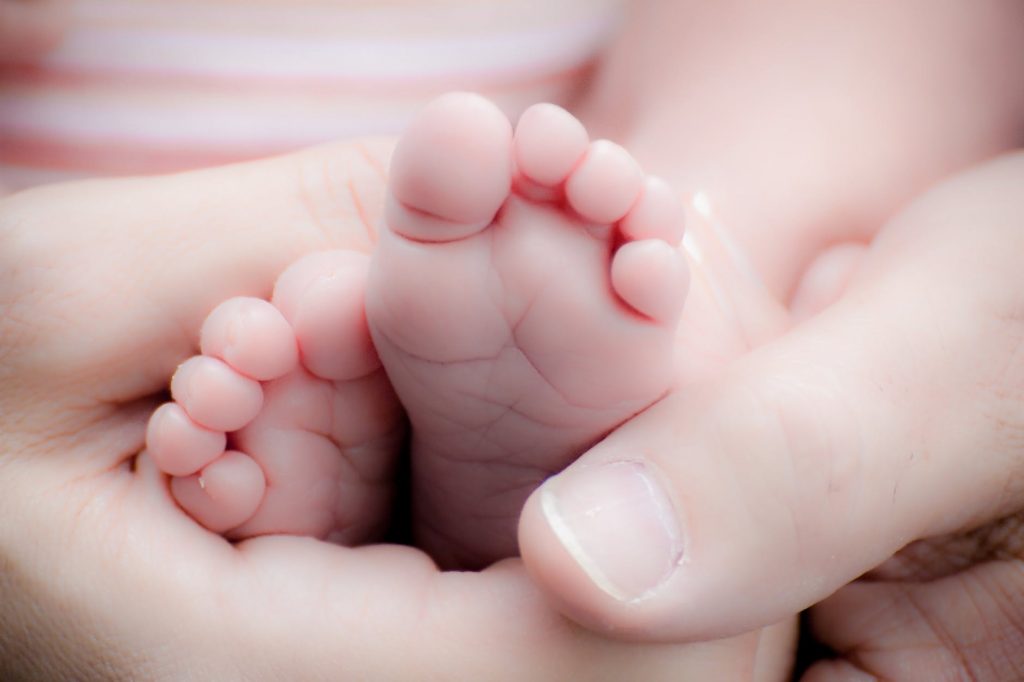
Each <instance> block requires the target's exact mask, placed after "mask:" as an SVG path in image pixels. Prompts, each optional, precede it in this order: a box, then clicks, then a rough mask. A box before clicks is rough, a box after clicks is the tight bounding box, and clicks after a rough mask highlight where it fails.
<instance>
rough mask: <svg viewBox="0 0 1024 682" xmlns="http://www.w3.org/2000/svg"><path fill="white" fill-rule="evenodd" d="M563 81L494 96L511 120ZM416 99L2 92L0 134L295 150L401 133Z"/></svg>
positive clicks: (553, 94) (554, 95) (557, 92)
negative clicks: (127, 97)
mask: <svg viewBox="0 0 1024 682" xmlns="http://www.w3.org/2000/svg"><path fill="white" fill-rule="evenodd" d="M564 86H565V84H564V83H552V84H549V85H544V86H541V87H538V88H532V89H530V90H529V91H524V92H519V93H510V94H508V95H507V96H501V95H499V96H497V97H496V100H495V101H496V103H497V104H498V105H499V106H501V107H502V109H503V110H504V111H505V112H506V113H507V114H508V115H509V116H510V118H512V119H513V120H514V119H515V118H516V117H518V115H519V114H520V113H521V112H522V110H523V109H524V108H525V107H526V106H528V105H529V104H532V103H534V102H537V101H552V100H558V99H559V98H560V96H562V95H563V94H564V93H563V92H562V90H563V88H564ZM424 103H425V102H421V101H419V100H407V101H400V102H399V103H398V104H393V105H391V106H382V105H381V104H380V102H375V101H372V100H371V101H370V102H369V103H367V104H362V103H360V102H359V100H358V99H354V100H353V99H348V100H346V99H344V98H339V99H338V100H335V101H334V102H330V101H328V102H327V103H324V102H323V101H320V102H315V103H314V102H310V101H309V100H304V99H302V98H301V97H289V98H282V97H263V98H250V99H241V98H227V99H223V100H222V99H219V98H217V97H215V96H214V97H194V98H176V97H171V98H169V99H168V98H164V97H159V96H157V97H153V98H136V99H131V100H125V99H120V98H115V99H112V100H107V99H105V98H102V97H100V98H96V97H78V96H75V95H74V94H71V95H67V96H65V95H62V94H60V93H56V94H52V95H42V94H39V95H35V96H33V97H25V96H24V95H23V93H18V92H14V93H4V92H3V91H0V130H2V131H3V132H4V133H5V134H8V135H29V136H43V137H58V138H72V139H79V140H97V139H99V140H117V141H119V142H125V141H127V142H131V141H138V142H139V143H140V144H144V145H157V146H159V145H161V144H189V145H192V144H196V145H209V146H210V148H211V150H213V151H216V150H217V149H218V148H222V147H225V146H226V147H229V148H230V147H235V146H238V145H243V146H252V145H253V144H257V145H268V146H272V147H275V148H278V147H300V146H305V145H309V144H315V143H318V142H323V141H326V140H333V139H339V138H345V137H355V136H360V135H390V134H396V133H398V132H400V131H401V130H402V129H403V128H404V127H405V125H406V124H407V122H408V121H409V120H410V119H411V117H412V116H413V115H414V114H415V112H416V111H417V109H418V108H419V107H420V106H421V105H422V104H424Z"/></svg>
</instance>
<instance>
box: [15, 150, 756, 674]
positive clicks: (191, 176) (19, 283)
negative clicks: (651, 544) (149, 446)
mask: <svg viewBox="0 0 1024 682" xmlns="http://www.w3.org/2000/svg"><path fill="white" fill-rule="evenodd" d="M389 150H390V145H389V144H388V143H384V142H368V143H365V144H360V143H348V144H343V145H335V146H329V147H325V148H320V149H315V150H311V151H308V152H304V153H301V154H297V155H293V156H289V157H283V158H280V159H274V160H269V161H263V162H257V163H252V164H246V165H240V166H235V167H228V168H222V169H214V170H209V171H200V172H195V173H188V174H181V175H177V176H170V177H166V178H153V179H131V180H116V181H91V182H84V183H78V184H73V185H65V186H58V187H52V188H42V189H37V190H32V191H29V192H24V193H21V194H18V195H14V196H11V197H9V198H7V199H5V200H3V202H2V203H0V604H2V605H3V606H2V608H0V678H2V679H5V680H19V679H47V680H56V679H76V680H109V679H129V678H130V679H133V680H143V679H207V680H230V679H244V680H259V679H289V680H325V679H369V680H401V679H464V680H481V679H487V680H502V679H507V680H567V679H586V680H623V679H639V677H638V676H640V677H643V676H647V677H649V678H650V679H669V678H671V679H677V678H678V676H679V675H680V674H683V675H685V674H687V672H688V671H689V672H690V673H691V674H693V675H694V676H695V677H696V678H698V679H712V678H717V679H722V678H723V677H722V676H723V675H724V678H725V679H731V678H735V677H736V676H737V675H739V674H741V673H739V672H736V671H733V670H730V669H729V668H728V667H725V668H723V667H722V665H723V658H722V657H721V656H720V655H718V656H716V655H717V654H720V652H722V651H723V647H729V648H726V649H724V651H726V652H727V653H728V654H729V656H730V658H729V659H728V660H727V661H726V662H727V664H728V665H733V666H739V669H740V670H742V669H743V667H744V666H748V665H751V664H752V663H751V662H752V660H753V659H754V657H755V656H756V655H757V651H758V639H757V637H756V636H754V637H747V638H742V639H740V640H738V641H737V640H734V641H731V642H724V643H714V644H708V645H701V646H697V647H688V648H680V647H666V646H632V645H628V644H623V643H616V642H610V641H606V640H604V639H602V638H601V637H600V636H598V635H594V634H592V633H589V632H587V631H585V630H582V629H580V628H578V627H576V626H575V625H573V624H572V623H570V622H569V621H567V620H565V619H564V618H562V617H561V616H560V615H559V614H557V613H556V612H555V611H553V610H552V609H550V608H549V607H548V606H547V604H546V601H545V600H544V598H543V597H542V595H541V594H540V593H539V592H538V591H537V590H535V589H534V587H533V586H532V585H531V583H530V582H529V580H528V579H527V578H526V576H525V573H524V572H523V570H522V567H521V564H520V563H519V562H518V561H509V562H504V563H502V564H499V565H497V566H495V567H493V568H492V569H489V570H487V571H484V572H482V573H479V574H473V573H466V574H442V573H440V572H439V571H438V570H437V569H436V568H435V567H434V565H433V564H432V563H431V562H430V561H429V559H427V558H426V556H425V555H423V554H422V553H420V552H418V551H416V550H413V549H411V548H405V547H393V546H392V547H389V546H376V547H365V548H360V549H350V548H343V547H339V546H335V545H330V544H327V543H323V542H319V541H315V540H312V539H308V538H294V537H264V538H257V539H253V540H249V541H247V542H244V543H240V544H239V545H231V544H229V543H228V542H227V541H225V540H224V539H223V538H221V537H219V536H217V535H214V534H211V533H208V532H206V531H205V530H203V529H202V528H200V527H199V526H198V525H197V524H196V523H194V522H193V521H191V520H190V519H189V518H187V517H186V516H185V515H184V513H183V512H181V511H180V510H179V509H178V508H177V507H175V505H174V503H173V501H172V500H171V498H170V496H169V494H168V485H167V481H166V480H165V478H164V477H163V476H161V475H160V474H159V473H158V472H157V471H156V470H155V468H154V467H153V466H152V464H151V463H150V462H149V461H148V460H147V458H146V456H145V454H144V452H143V447H144V436H145V426H146V420H147V418H148V416H149V413H150V412H151V410H152V409H153V408H154V407H155V406H156V405H157V404H158V403H159V402H160V400H161V396H162V393H163V391H164V390H165V388H166V385H167V381H168V377H169V376H170V374H171V372H172V371H173V370H174V368H175V366H176V365H177V364H178V363H179V362H181V361H182V360H183V359H184V358H186V357H188V356H189V355H190V354H191V353H193V352H195V347H196V344H197V339H198V331H199V326H200V324H201V322H202V319H203V316H204V315H205V314H206V313H207V312H208V311H209V310H210V309H212V307H213V306H214V305H215V304H217V303H218V302H220V301H222V300H223V299H225V298H227V297H230V296H236V295H253V296H266V295H268V294H269V292H270V288H271V286H272V283H273V281H274V278H275V277H276V276H277V274H278V273H279V272H280V271H281V270H282V269H283V268H284V267H285V266H286V265H287V264H288V263H289V262H291V261H292V260H294V259H295V258H297V257H298V256H300V255H302V254H304V253H306V252H308V251H310V250H314V249H326V248H351V249H357V250H366V249H368V248H369V247H370V245H371V243H372V241H373V225H374V223H375V222H376V219H377V216H376V210H377V208H378V207H379V206H380V205H381V204H382V201H381V199H382V193H383V179H384V177H383V176H384V171H383V168H384V166H385V164H386V158H387V155H388V153H389ZM734 646H741V647H745V648H744V649H743V651H746V652H747V653H748V654H749V655H748V656H747V657H746V658H744V657H743V656H738V655H737V654H736V650H735V649H732V648H731V647H734ZM705 666H712V667H710V668H708V667H705ZM709 670H711V671H712V672H708V671H709Z"/></svg>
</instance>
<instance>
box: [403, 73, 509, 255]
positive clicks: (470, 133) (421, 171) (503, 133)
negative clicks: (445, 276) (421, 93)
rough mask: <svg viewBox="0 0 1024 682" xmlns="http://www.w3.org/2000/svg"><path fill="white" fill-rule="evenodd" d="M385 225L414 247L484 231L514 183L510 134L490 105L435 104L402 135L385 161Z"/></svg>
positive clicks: (473, 99) (467, 101)
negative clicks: (417, 243) (387, 165)
mask: <svg viewBox="0 0 1024 682" xmlns="http://www.w3.org/2000/svg"><path fill="white" fill-rule="evenodd" d="M389 182H390V193H389V200H388V203H387V206H386V209H385V211H386V213H385V220H386V222H387V224H388V227H389V228H390V229H391V231H392V232H395V233H397V234H399V235H401V236H404V237H407V238H409V239H414V240H417V241H426V242H443V241H452V240H456V239H463V238H465V237H468V236H470V235H472V234H475V233H476V232H479V231H480V230H482V229H483V228H484V227H486V226H487V225H488V224H490V222H491V221H492V220H493V219H494V216H495V214H496V213H497V211H498V209H499V208H500V207H501V205H502V204H503V203H504V201H505V199H506V197H507V196H508V194H509V191H510V189H511V182H512V126H511V124H510V123H509V121H508V119H507V118H506V117H505V115H504V114H503V113H502V112H501V110H500V109H498V108H497V107H496V106H495V105H494V104H492V103H491V102H489V101H488V100H486V99H484V98H483V97H480V96H479V95H472V94H468V93H463V92H458V93H452V94H448V95H444V96H442V97H439V98H438V99H436V100H434V101H433V102H431V103H430V104H429V105H428V106H427V107H426V109H424V110H423V111H422V112H421V113H420V114H419V115H418V116H417V117H416V119H415V120H414V121H413V123H412V124H411V125H410V126H409V128H408V129H407V130H406V131H405V132H404V133H403V135H402V137H401V138H400V139H399V141H398V144H397V146H396V147H395V152H394V155H393V156H392V158H391V169H390V179H389Z"/></svg>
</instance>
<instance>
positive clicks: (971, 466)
mask: <svg viewBox="0 0 1024 682" xmlns="http://www.w3.org/2000/svg"><path fill="white" fill-rule="evenodd" d="M1021 187H1024V154H1016V155H1012V156H1008V157H1005V158H1002V159H1000V160H997V161H994V162H991V163H989V164H987V165H984V166H981V167H979V168H977V169H975V170H972V171H969V172H967V173H965V174H962V175H960V176H958V177H956V178H954V179H952V180H950V181H947V182H946V183H944V184H942V185H940V186H939V187H937V188H935V189H933V190H932V191H930V192H929V193H928V194H926V195H925V196H924V197H923V198H921V199H919V200H918V201H917V202H916V203H915V204H913V205H912V206H911V207H910V208H908V209H907V210H906V211H904V212H903V213H902V214H901V215H900V216H898V217H897V218H896V219H895V220H893V221H892V222H891V224H889V225H888V226H887V227H885V228H884V229H883V230H882V232H881V233H880V234H879V236H878V237H877V239H876V240H875V242H874V244H873V245H872V248H871V249H870V250H869V252H868V254H867V256H866V258H865V260H864V262H863V265H862V267H861V268H860V270H859V272H858V275H857V276H856V278H855V280H854V281H853V282H852V283H851V285H850V286H849V288H848V289H847V291H846V293H845V295H843V296H842V297H841V299H840V300H839V301H838V302H837V303H836V304H834V305H833V306H832V307H830V308H829V309H827V310H826V311H825V312H823V313H822V314H820V315H818V316H816V317H815V318H813V319H811V320H809V321H808V322H806V323H804V324H802V325H800V326H798V327H796V328H795V329H793V330H792V331H791V332H789V333H787V334H785V335H783V336H781V337H780V338H778V339H776V340H775V341H773V342H770V343H768V344H766V345H764V346H762V347H760V348H758V349H757V350H755V351H753V352H751V353H749V354H748V355H746V356H745V357H743V358H741V359H740V360H738V361H737V362H736V363H735V364H733V365H731V366H730V367H728V368H727V369H726V370H725V371H724V372H723V373H722V374H721V375H720V376H717V377H715V378H713V379H711V380H709V381H707V382H706V383H704V384H702V385H697V386H694V387H689V388H687V389H686V390H685V391H680V392H678V393H677V394H675V395H672V396H670V397H669V398H667V399H666V400H664V401H662V402H661V403H660V404H658V405H656V406H655V407H654V408H652V409H651V410H649V411H648V412H646V413H644V414H642V415H640V416H639V417H637V418H636V419H634V420H633V421H631V422H630V423H628V424H626V425H625V426H624V427H623V428H621V429H620V430H619V431H617V432H616V433H614V434H613V435H612V436H610V437H609V438H608V439H606V440H605V441H604V442H603V443H601V444H599V445H598V446H597V447H595V448H594V449H593V450H592V451H590V452H589V453H587V454H586V455H584V456H583V457H582V458H581V459H580V460H579V461H577V462H576V463H575V464H573V465H572V466H571V467H569V468H568V469H567V470H566V471H565V472H563V473H562V474H560V475H558V476H556V477H554V478H553V479H551V480H550V481H548V482H547V483H546V484H545V485H544V486H542V487H541V488H540V489H539V490H538V491H537V492H536V493H535V494H534V495H533V497H531V499H530V501H529V502H528V503H527V507H526V510H525V511H524V514H523V518H522V521H521V525H520V546H521V548H522V552H523V556H524V560H525V561H526V563H527V566H528V569H529V570H530V572H531V573H532V574H533V575H534V577H535V578H536V580H537V581H538V582H539V583H541V584H542V585H543V586H544V587H545V588H546V590H547V591H549V592H550V593H551V594H553V595H554V596H555V597H556V598H557V599H559V600H560V602H561V604H562V606H563V609H564V610H565V612H566V613H568V614H570V615H571V616H572V617H573V618H575V619H577V620H578V621H579V622H581V623H583V624H585V625H587V626H588V627H592V628H595V629H597V630H599V631H614V632H617V633H627V634H629V635H632V636H634V637H636V638H641V639H647V640H670V639H703V638H709V637H718V636H724V635H728V634H732V633H736V632H740V631H745V630H749V629H751V628H753V627H756V626H758V625H762V624H765V623H770V622H774V621H777V620H778V619H780V618H782V617H783V616H784V615H786V614H791V613H795V612H797V611H799V610H801V609H804V608H806V607H808V606H811V605H812V604H815V603H817V602H820V601H821V600H825V601H824V602H823V603H822V604H821V605H820V606H819V607H817V608H816V609H815V611H813V612H812V620H813V623H814V629H815V633H816V635H817V636H818V637H819V638H820V639H822V640H823V641H824V642H825V643H826V644H828V645H830V646H831V647H833V648H834V649H835V650H836V651H837V652H838V653H839V654H840V655H842V656H844V657H845V659H846V660H845V662H840V663H835V662H833V663H828V664H822V665H821V666H820V667H818V668H816V669H813V670H812V671H811V673H810V674H809V676H810V677H811V678H814V677H815V676H820V677H818V679H821V678H826V679H837V677H839V673H840V672H843V673H848V674H849V679H862V677H858V676H857V675H863V673H860V672H857V670H856V668H860V669H861V670H866V671H869V672H872V673H874V674H876V675H880V676H882V677H889V676H893V675H895V676H899V674H900V673H899V670H904V671H905V670H914V671H915V674H917V671H922V672H920V676H921V679H939V677H942V678H943V679H945V678H946V677H950V676H955V675H954V672H953V671H956V672H958V673H961V674H964V675H967V676H971V677H972V679H1000V680H1001V679H1010V678H1013V679H1017V678H1018V677H1021V676H1022V675H1024V660H1022V658H1024V657H1022V655H1021V653H1020V652H1021V651H1022V648H1021V642H1022V641H1024V640H1022V638H1024V596H1022V595H1024V571H1022V568H1024V535H1022V526H1024V522H1022V520H1024V312H1022V311H1024V271H1022V269H1021V262H1020V255H1021V253H1024V193H1022V192H1021ZM693 333H695V334H699V333H700V331H699V330H693ZM901 550H902V551H901ZM893 555H895V557H894V558H891V559H890V557H893ZM872 569H874V570H872ZM869 571H870V573H869ZM865 574H866V575H865ZM858 576H863V577H862V579H861V580H858V581H856V582H854V583H852V584H850V585H849V586H847V587H845V588H844V587H843V586H844V585H847V584H848V583H850V581H853V580H855V579H857V578H858ZM841 588H842V589H841ZM837 590H839V591H838V592H837ZM833 593H835V594H834V596H832V597H831V598H829V599H826V598H828V597H829V595H832V594H833ZM926 665H931V666H933V667H932V668H928V667H922V666H926ZM826 666H828V667H826ZM854 666H856V668H855V667H854ZM901 666H902V667H901ZM907 666H911V667H907ZM929 671H931V672H933V673H934V674H929Z"/></svg>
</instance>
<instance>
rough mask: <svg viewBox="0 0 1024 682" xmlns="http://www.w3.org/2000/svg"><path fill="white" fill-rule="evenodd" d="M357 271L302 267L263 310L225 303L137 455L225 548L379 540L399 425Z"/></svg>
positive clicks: (304, 263)
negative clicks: (273, 540) (295, 540)
mask: <svg viewBox="0 0 1024 682" xmlns="http://www.w3.org/2000/svg"><path fill="white" fill-rule="evenodd" d="M368 266H369V258H368V257H367V256H365V255H362V254H357V253H352V252H346V251H334V252H326V253H317V254H312V255H310V256H307V257H306V258H303V259H301V260H299V261H298V262H296V263H295V264H293V265H292V266H291V267H289V268H288V269H287V270H286V271H285V272H284V273H283V274H282V275H281V277H280V278H279V279H278V281H277V285H276V286H275V288H274V295H273V299H272V303H268V302H267V301H263V300H260V299H255V298H233V299H229V300H228V301H225V302H224V303H222V304H221V305H220V306H218V307H217V308H216V309H215V310H214V311H213V312H212V313H211V314H210V315H209V317H207V319H206V321H205V323H204V324H203V328H202V333H201V342H200V347H201V354H200V355H196V356H194V357H192V358H190V359H188V360H186V361H185V362H184V363H182V365H181V366H180V367H179V368H178V370H177V372H176V373H175V375H174V378H173V379H172V381H171V396H172V398H173V402H170V403H167V404H165V405H162V406H161V407H160V408H158V409H157V410H156V411H155V412H154V414H153V416H152V417H151V419H150V422H149V428H148V431H147V437H146V444H147V450H148V452H149V455H150V456H151V457H152V459H153V460H154V462H155V463H156V464H157V466H158V467H159V468H160V469H161V470H162V471H164V472H165V473H167V474H169V475H171V476H172V477H173V478H172V480H171V493H172V494H173V496H174V498H175V500H177V502H178V504H179V505H180V506H181V507H182V508H183V509H184V510H185V511H186V512H188V513H189V514H190V515H191V516H192V517H193V518H194V519H195V520H196V521H198V522H199V523H200V524H202V525H203V526H205V527H206V528H208V529H210V530H212V531H215V532H218V533H225V534H226V535H227V536H229V537H231V538H235V539H243V538H246V537H251V536H254V535H264V534H268V533H288V534H295V535H312V536H315V537H320V538H329V539H332V540H336V541H338V542H343V543H345V544H352V543H355V542H358V541H360V540H362V539H365V538H366V537H368V536H370V535H372V534H373V533H375V532H377V531H379V530H380V527H381V526H382V524H383V523H384V522H386V518H385V517H386V511H387V507H388V504H389V502H390V497H389V493H390V490H391V482H392V480H391V479H392V471H393V466H394V459H395V454H396V453H397V451H398V448H399V447H401V443H402V437H403V431H404V419H403V417H402V412H401V408H400V405H399V404H398V401H397V399H396V397H395V395H394V393H393V392H392V390H391V385H390V383H389V382H388V380H387V377H386V376H385V374H384V372H383V371H382V370H381V368H380V361H379V359H378V357H377V354H376V352H375V351H374V350H373V345H372V342H371V341H370V336H369V332H368V329H367V326H366V318H365V312H364V307H363V300H364V291H365V284H366V273H367V270H368Z"/></svg>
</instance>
